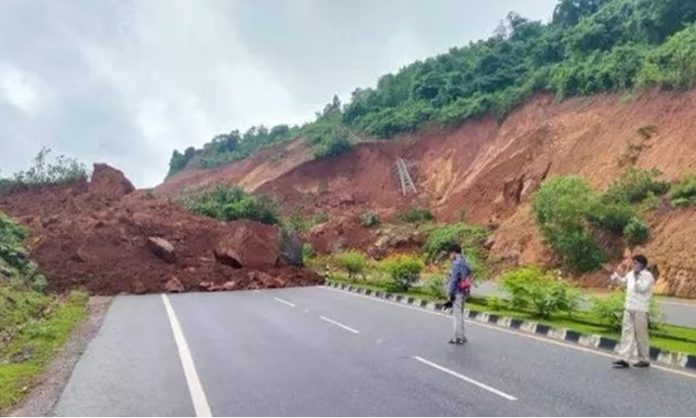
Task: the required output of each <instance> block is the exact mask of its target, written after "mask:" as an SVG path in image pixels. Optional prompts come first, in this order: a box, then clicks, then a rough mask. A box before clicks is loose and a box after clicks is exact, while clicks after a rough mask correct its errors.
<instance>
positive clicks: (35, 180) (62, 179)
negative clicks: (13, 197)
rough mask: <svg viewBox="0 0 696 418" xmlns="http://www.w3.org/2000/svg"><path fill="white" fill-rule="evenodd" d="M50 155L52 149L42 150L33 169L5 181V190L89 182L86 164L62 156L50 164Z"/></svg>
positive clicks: (20, 172)
mask: <svg viewBox="0 0 696 418" xmlns="http://www.w3.org/2000/svg"><path fill="white" fill-rule="evenodd" d="M50 153H51V149H50V148H46V147H44V148H41V151H39V153H38V154H37V155H36V157H35V158H34V163H33V165H32V167H30V168H29V169H28V170H26V171H19V172H17V173H15V174H14V177H13V179H12V180H7V179H5V180H3V189H5V190H7V189H13V188H16V187H34V186H48V185H58V184H66V183H72V182H75V181H81V180H87V178H88V172H87V167H85V165H84V164H82V163H81V162H79V161H78V160H76V159H75V158H70V157H66V156H65V155H62V154H61V155H59V156H58V157H56V159H55V161H54V162H49V161H48V156H49V154H50Z"/></svg>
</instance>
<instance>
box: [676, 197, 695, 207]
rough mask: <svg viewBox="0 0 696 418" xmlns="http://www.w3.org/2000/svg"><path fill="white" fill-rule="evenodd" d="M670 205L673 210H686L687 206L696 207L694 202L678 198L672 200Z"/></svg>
mask: <svg viewBox="0 0 696 418" xmlns="http://www.w3.org/2000/svg"><path fill="white" fill-rule="evenodd" d="M670 203H671V204H672V206H674V207H675V208H688V207H689V206H692V205H696V201H694V199H687V198H685V197H678V198H676V199H672V200H671V201H670Z"/></svg>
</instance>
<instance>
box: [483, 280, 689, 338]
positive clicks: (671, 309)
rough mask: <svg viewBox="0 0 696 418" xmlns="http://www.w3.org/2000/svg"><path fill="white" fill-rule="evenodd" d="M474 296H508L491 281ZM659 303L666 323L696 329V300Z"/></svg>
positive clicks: (585, 304)
mask: <svg viewBox="0 0 696 418" xmlns="http://www.w3.org/2000/svg"><path fill="white" fill-rule="evenodd" d="M474 294H476V295H479V296H497V297H499V298H505V297H506V296H507V294H506V293H505V291H504V290H502V289H500V287H499V286H498V284H497V283H496V282H494V281H491V280H489V281H485V282H481V283H478V284H476V287H475V288H474ZM659 302H660V307H661V308H662V312H664V314H665V323H667V324H670V325H679V326H682V327H691V328H696V300H685V299H677V298H669V297H660V298H659ZM580 308H581V309H589V308H590V304H589V303H588V302H586V301H584V302H582V303H581V306H580Z"/></svg>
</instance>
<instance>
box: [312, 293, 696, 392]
mask: <svg viewBox="0 0 696 418" xmlns="http://www.w3.org/2000/svg"><path fill="white" fill-rule="evenodd" d="M318 288H319V289H324V290H332V291H334V292H338V293H343V294H345V295H350V296H354V297H357V298H362V299H367V300H371V301H373V302H382V303H386V304H389V305H394V306H398V307H400V308H404V309H411V310H414V311H419V312H423V313H427V314H430V315H435V316H440V317H443V318H452V316H451V315H446V314H443V313H440V312H433V311H429V310H427V309H423V308H418V307H415V306H410V305H404V304H401V303H396V302H390V301H388V300H383V299H378V298H374V297H372V296H364V295H359V294H356V293H352V292H346V291H344V290H339V289H334V288H331V287H326V286H318ZM466 322H468V323H470V324H472V325H476V326H479V327H482V328H488V329H490V330H493V331H498V332H504V333H506V334H512V335H516V336H518V337H523V338H530V339H532V340H536V341H540V342H542V343H546V344H553V345H556V346H559V347H565V348H570V349H572V350H577V351H582V352H585V353H590V354H594V355H596V356H602V357H607V358H612V359H616V354H611V353H605V352H602V351H599V350H593V349H591V348H586V347H583V346H580V345H575V344H571V343H566V342H564V341H558V340H553V339H551V338H544V337H538V336H536V335H532V334H527V333H524V332H521V331H515V330H513V329H510V328H503V327H499V326H495V325H488V324H484V323H481V322H478V321H472V320H470V319H467V320H466ZM650 368H652V369H658V370H662V371H665V372H668V373H672V374H678V375H680V376H684V377H689V378H691V379H696V373H692V372H686V371H681V370H677V369H673V368H671V367H666V366H660V365H659V364H655V363H651V364H650Z"/></svg>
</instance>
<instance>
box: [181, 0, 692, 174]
mask: <svg viewBox="0 0 696 418" xmlns="http://www.w3.org/2000/svg"><path fill="white" fill-rule="evenodd" d="M694 22H696V2H694V1H692V0H560V1H559V2H558V4H557V6H556V8H555V10H554V12H553V18H552V20H551V21H550V22H548V23H542V22H538V21H531V20H529V19H525V18H524V17H522V16H520V15H518V14H516V13H510V14H509V15H508V16H507V18H506V20H505V21H504V22H502V23H501V25H500V26H499V28H498V29H497V30H496V31H495V33H494V35H493V36H492V37H490V38H488V39H486V40H481V41H478V42H472V43H470V44H469V45H467V46H463V47H458V48H452V49H450V51H449V52H447V53H445V54H441V55H438V56H436V57H432V58H428V59H426V60H424V61H417V62H415V63H413V64H411V65H408V66H406V67H404V68H402V69H401V70H400V71H398V72H397V73H395V74H386V75H384V76H382V77H380V78H379V81H378V82H377V86H376V87H375V88H366V89H360V88H359V89H356V90H355V91H354V92H353V93H352V97H351V101H350V103H349V104H347V105H345V106H341V104H340V102H339V101H338V99H337V98H334V100H333V101H332V102H331V103H330V104H328V105H327V107H326V108H325V109H324V112H322V113H318V114H317V118H316V120H315V121H314V122H311V123H308V124H306V125H304V126H302V127H292V128H291V127H288V126H285V125H280V126H276V127H274V128H272V129H270V130H268V129H266V128H264V127H255V128H252V129H250V131H248V132H247V133H245V134H244V135H240V134H239V132H237V131H233V132H232V133H230V134H227V135H219V136H217V137H215V138H214V139H213V141H211V142H210V143H208V144H206V145H205V146H204V147H203V149H200V150H195V149H193V148H189V149H187V150H186V151H185V152H184V153H183V154H181V153H179V152H178V151H175V152H174V155H173V156H172V160H171V163H170V171H169V175H172V174H175V173H177V172H178V171H180V170H182V169H183V168H185V167H213V166H216V165H219V164H224V163H226V162H229V161H232V160H235V159H239V158H244V157H246V156H248V155H250V154H251V153H252V152H254V151H256V150H258V149H260V148H262V147H264V146H267V145H269V144H273V143H278V142H281V141H285V140H289V139H292V138H296V137H298V136H303V135H304V136H307V137H308V139H307V141H308V143H309V144H310V145H311V146H313V147H315V150H316V152H315V155H316V156H317V157H331V156H334V155H337V154H339V153H341V152H344V151H345V150H347V149H349V148H350V146H349V144H350V141H349V140H348V137H350V136H352V135H355V133H360V134H363V135H369V136H375V137H380V138H390V137H393V136H394V135H397V134H399V133H404V132H409V131H413V130H415V129H418V128H419V127H421V126H423V125H425V124H428V123H440V124H453V123H460V122H461V121H463V120H465V119H467V118H469V117H474V116H477V115H481V114H483V113H486V112H494V113H495V114H497V115H498V116H499V117H504V116H505V115H506V114H507V113H508V112H509V111H510V110H511V109H512V108H513V107H514V106H516V105H517V104H519V103H520V102H521V101H522V100H524V99H525V98H526V97H528V96H529V95H531V94H532V93H534V92H537V91H547V92H553V93H555V94H556V95H557V96H558V97H559V98H566V97H570V96H578V95H589V94H595V93H600V92H616V91H625V90H630V89H635V88H647V87H652V86H661V87H663V88H667V89H685V88H689V87H691V86H693V84H694V81H695V80H696V24H694Z"/></svg>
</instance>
